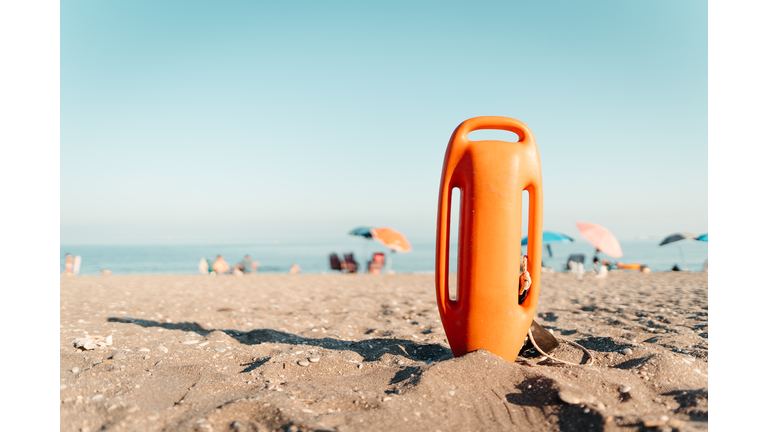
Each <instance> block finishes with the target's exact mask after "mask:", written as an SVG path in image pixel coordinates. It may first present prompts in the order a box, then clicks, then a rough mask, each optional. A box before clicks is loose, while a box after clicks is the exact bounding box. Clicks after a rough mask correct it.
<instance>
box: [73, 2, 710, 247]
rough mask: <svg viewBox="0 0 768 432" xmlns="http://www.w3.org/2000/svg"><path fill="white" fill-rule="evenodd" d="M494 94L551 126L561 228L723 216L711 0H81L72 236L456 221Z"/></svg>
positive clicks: (76, 12) (555, 210) (550, 200)
mask: <svg viewBox="0 0 768 432" xmlns="http://www.w3.org/2000/svg"><path fill="white" fill-rule="evenodd" d="M481 115H499V116H507V117H513V118H516V119H519V120H521V121H523V122H524V123H526V124H527V125H528V126H529V128H530V129H531V131H532V132H533V134H534V136H535V138H536V142H537V144H538V148H539V153H540V156H541V164H542V175H543V191H544V229H545V230H551V231H560V232H563V233H566V234H568V235H571V236H574V237H578V236H579V234H578V230H577V228H576V226H575V222H577V221H586V222H594V223H597V224H600V225H603V226H605V227H606V228H608V229H610V230H611V231H612V232H613V233H614V234H615V235H616V236H617V237H618V238H620V239H622V238H633V237H635V236H656V237H662V236H665V235H667V234H671V233H673V232H680V231H688V232H692V233H695V234H701V233H704V232H707V230H708V228H707V224H708V217H707V162H708V160H707V3H706V2H699V1H676V2H666V1H646V2H610V1H594V2H588V3H575V2H568V1H552V2H536V3H531V2H473V3H469V2H465V3H458V2H429V3H428V2H418V3H414V2H387V4H362V3H356V2H323V3H319V2H290V3H285V2H283V3H274V4H273V3H269V2H245V1H232V2H227V3H210V2H201V1H183V2H182V1H165V2H147V1H132V2H97V1H79V2H63V3H61V239H60V240H61V242H62V243H70V244H72V243H75V244H76V243H126V242H146V243H152V242H169V241H170V242H222V243H223V242H248V241H262V240H270V241H271V240H272V239H281V240H282V239H328V238H336V237H343V236H346V235H347V232H348V231H349V230H350V229H352V228H354V227H356V226H359V225H373V226H390V227H393V228H395V229H398V230H399V231H401V232H403V233H404V234H405V235H406V236H407V237H409V238H411V239H414V240H430V239H434V236H435V223H436V216H437V199H438V187H439V183H440V174H441V169H442V162H443V156H444V153H445V149H446V145H447V143H448V140H449V138H450V136H451V133H452V132H453V130H454V129H455V128H456V127H457V126H458V125H459V124H460V123H461V122H462V121H464V120H466V119H468V118H471V117H476V116H481ZM507 135H510V134H508V133H507ZM505 136H506V135H505V133H504V132H496V133H494V132H483V133H481V134H478V135H477V136H475V135H473V138H476V139H484V138H499V139H503V137H505Z"/></svg>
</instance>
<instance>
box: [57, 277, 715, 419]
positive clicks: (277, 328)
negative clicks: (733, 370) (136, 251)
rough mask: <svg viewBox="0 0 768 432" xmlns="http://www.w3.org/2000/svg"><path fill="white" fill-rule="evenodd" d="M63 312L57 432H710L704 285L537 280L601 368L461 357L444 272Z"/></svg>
mask: <svg viewBox="0 0 768 432" xmlns="http://www.w3.org/2000/svg"><path fill="white" fill-rule="evenodd" d="M60 302H61V327H60V335H61V337H60V353H61V358H60V370H61V382H60V385H61V410H60V416H61V418H60V420H61V430H62V431H81V430H82V431H91V432H95V431H98V430H109V431H112V430H114V431H123V430H125V431H155V430H190V431H192V430H200V431H210V430H214V431H270V430H285V431H298V430H302V431H304V430H328V431H357V430H370V431H406V430H419V431H443V432H447V431H476V430H536V431H550V430H562V431H587V430H595V431H612V430H647V429H651V430H683V431H685V430H706V429H707V416H708V407H707V404H708V378H707V374H708V339H707V331H708V329H707V325H708V316H707V315H708V312H707V310H708V306H707V274H706V273H678V272H675V273H651V274H629V273H622V272H611V273H610V274H609V275H608V277H607V278H606V279H603V280H600V279H596V278H595V277H594V276H592V275H584V276H583V278H581V280H579V279H578V278H577V277H576V276H575V275H571V274H546V273H545V274H543V275H542V282H541V294H540V298H539V305H538V309H537V318H536V320H537V321H538V322H539V323H540V324H541V325H542V326H543V327H545V328H547V329H551V330H553V332H554V334H555V335H556V336H558V337H562V338H566V339H568V340H571V341H575V342H577V343H579V344H581V345H583V346H584V347H585V348H588V349H589V350H591V352H592V353H593V355H594V357H595V364H594V365H592V366H570V365H564V364H558V363H555V362H553V361H551V360H543V361H542V358H543V357H534V356H533V355H532V354H531V353H526V354H525V355H524V356H519V357H518V359H517V361H515V362H514V363H510V362H506V361H504V360H502V359H500V358H498V357H496V356H495V355H493V354H491V353H489V352H487V351H484V350H481V351H477V352H473V353H470V354H468V355H466V356H463V357H460V358H455V359H454V358H453V355H452V354H451V351H450V349H449V347H448V343H447V342H446V340H445V333H444V331H443V327H442V324H441V322H440V317H439V314H438V311H437V305H436V303H435V288H434V276H433V275H339V274H335V275H267V274H263V275H262V274H258V275H248V276H242V277H238V276H231V275H226V276H203V275H199V276H195V275H189V276H178V275H176V276H174V275H167V276H81V277H74V278H62V279H61V294H60ZM86 335H87V336H90V337H94V336H101V337H103V338H105V337H107V336H110V335H111V342H112V344H111V345H108V346H106V347H103V348H98V349H93V350H85V351H84V350H81V349H78V348H75V341H76V339H78V338H85V337H86ZM552 354H553V355H555V356H556V357H558V358H562V359H564V360H569V361H573V362H579V361H580V362H582V363H584V362H586V361H587V359H588V357H587V356H586V355H585V354H584V353H583V352H582V351H580V350H579V349H578V348H575V347H572V346H570V345H568V344H561V345H560V347H558V348H557V349H556V350H555V351H554V352H553V353H552ZM309 359H312V360H313V361H311V362H310V361H309ZM300 361H301V362H302V364H303V365H300V364H299V362H300ZM654 428H656V429H654Z"/></svg>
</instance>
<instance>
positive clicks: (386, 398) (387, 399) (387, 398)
mask: <svg viewBox="0 0 768 432" xmlns="http://www.w3.org/2000/svg"><path fill="white" fill-rule="evenodd" d="M391 400H392V398H391V397H389V396H387V397H385V398H384V402H386V401H391Z"/></svg>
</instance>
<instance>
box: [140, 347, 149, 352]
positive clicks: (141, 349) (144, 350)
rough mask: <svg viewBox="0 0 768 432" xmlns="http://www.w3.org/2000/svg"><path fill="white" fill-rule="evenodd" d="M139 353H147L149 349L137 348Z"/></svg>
mask: <svg viewBox="0 0 768 432" xmlns="http://www.w3.org/2000/svg"><path fill="white" fill-rule="evenodd" d="M139 352H149V348H139Z"/></svg>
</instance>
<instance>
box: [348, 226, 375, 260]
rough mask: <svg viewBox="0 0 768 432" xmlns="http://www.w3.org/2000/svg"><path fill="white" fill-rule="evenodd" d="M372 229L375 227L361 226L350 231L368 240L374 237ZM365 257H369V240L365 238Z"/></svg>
mask: <svg viewBox="0 0 768 432" xmlns="http://www.w3.org/2000/svg"><path fill="white" fill-rule="evenodd" d="M371 229H373V227H369V226H359V227H357V228H355V229H353V230H352V231H350V232H349V235H353V236H360V237H362V238H364V239H366V240H370V239H372V238H373V235H371ZM363 257H364V258H365V259H368V242H367V241H365V240H364V241H363Z"/></svg>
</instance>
